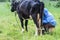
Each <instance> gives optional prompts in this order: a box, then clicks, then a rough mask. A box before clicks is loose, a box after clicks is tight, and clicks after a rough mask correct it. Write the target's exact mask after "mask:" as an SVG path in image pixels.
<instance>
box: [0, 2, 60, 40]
mask: <svg viewBox="0 0 60 40" xmlns="http://www.w3.org/2000/svg"><path fill="white" fill-rule="evenodd" d="M53 4H55V3H53ZM53 4H51V5H48V4H47V5H48V6H46V8H47V9H48V10H49V11H50V12H51V13H52V14H53V16H54V18H55V20H56V22H57V25H56V27H55V30H54V32H53V34H52V35H50V34H45V35H42V36H34V35H35V34H34V33H35V24H34V22H33V20H29V23H28V32H26V31H25V32H24V33H21V25H20V21H19V18H18V16H16V17H15V14H14V13H12V12H11V11H10V5H9V3H8V2H7V3H0V40H60V8H56V7H54V6H53ZM16 18H17V20H18V23H17V21H16Z"/></svg>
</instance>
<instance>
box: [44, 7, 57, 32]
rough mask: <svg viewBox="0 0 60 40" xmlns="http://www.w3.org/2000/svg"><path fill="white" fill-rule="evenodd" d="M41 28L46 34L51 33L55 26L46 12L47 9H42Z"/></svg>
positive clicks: (51, 16)
mask: <svg viewBox="0 0 60 40" xmlns="http://www.w3.org/2000/svg"><path fill="white" fill-rule="evenodd" d="M43 26H44V28H45V31H46V32H51V33H52V32H53V31H54V29H55V26H56V20H55V19H54V16H53V15H52V14H51V13H50V12H49V11H48V9H47V8H44V16H43Z"/></svg>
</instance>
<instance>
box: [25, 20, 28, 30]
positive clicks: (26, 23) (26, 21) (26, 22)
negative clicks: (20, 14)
mask: <svg viewBox="0 0 60 40" xmlns="http://www.w3.org/2000/svg"><path fill="white" fill-rule="evenodd" d="M27 25H28V20H25V29H26V31H28V29H27Z"/></svg>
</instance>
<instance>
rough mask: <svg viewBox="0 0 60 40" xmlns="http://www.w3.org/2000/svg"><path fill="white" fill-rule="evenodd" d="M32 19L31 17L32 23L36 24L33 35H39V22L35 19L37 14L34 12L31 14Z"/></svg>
mask: <svg viewBox="0 0 60 40" xmlns="http://www.w3.org/2000/svg"><path fill="white" fill-rule="evenodd" d="M32 19H33V21H34V23H35V24H36V33H35V35H36V36H37V35H40V28H39V22H38V20H37V15H36V14H34V15H32Z"/></svg>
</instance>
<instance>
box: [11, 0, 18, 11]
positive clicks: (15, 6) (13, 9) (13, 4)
mask: <svg viewBox="0 0 60 40" xmlns="http://www.w3.org/2000/svg"><path fill="white" fill-rule="evenodd" d="M18 3H19V2H18V1H16V0H12V2H11V12H14V11H16V8H17V6H18Z"/></svg>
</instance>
